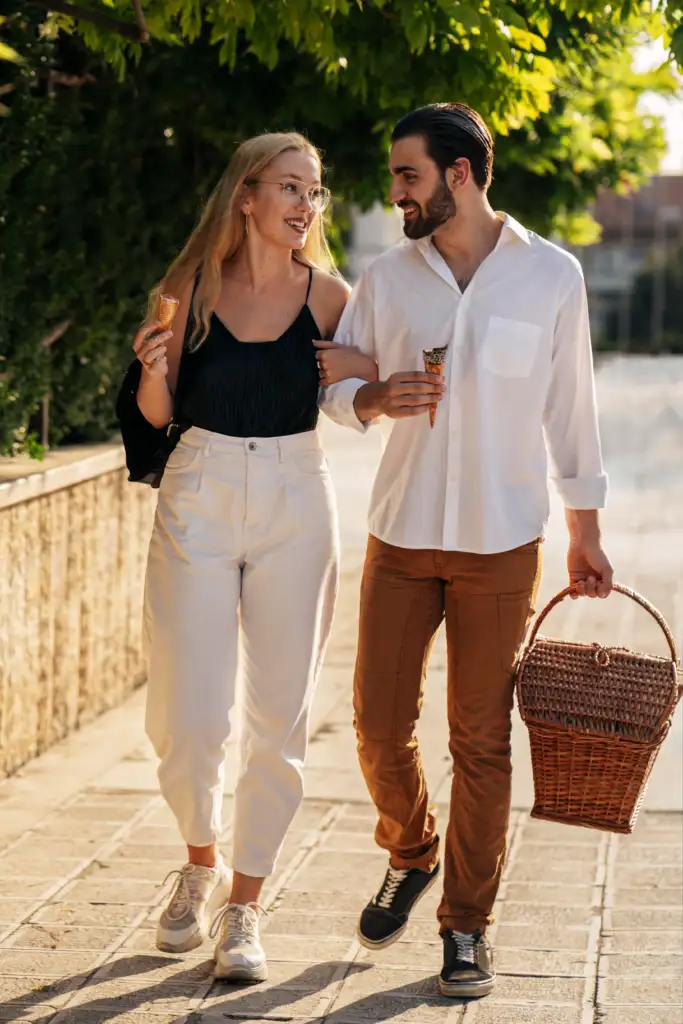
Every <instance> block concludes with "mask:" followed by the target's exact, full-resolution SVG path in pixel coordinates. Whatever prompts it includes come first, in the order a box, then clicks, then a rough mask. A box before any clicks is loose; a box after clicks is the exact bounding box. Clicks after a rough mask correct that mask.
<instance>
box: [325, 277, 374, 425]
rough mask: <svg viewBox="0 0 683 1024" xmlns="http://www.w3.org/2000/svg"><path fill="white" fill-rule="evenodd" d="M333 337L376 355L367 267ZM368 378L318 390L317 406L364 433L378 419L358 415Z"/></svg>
mask: <svg viewBox="0 0 683 1024" xmlns="http://www.w3.org/2000/svg"><path fill="white" fill-rule="evenodd" d="M334 340H335V341H336V342H337V343H338V344H340V345H353V346H355V347H356V348H358V349H360V350H361V352H364V353H365V354H366V355H369V356H372V358H373V359H376V358H377V357H376V350H375V309H374V293H373V284H372V278H371V275H370V272H369V270H366V271H365V273H364V274H363V276H362V277H361V279H360V281H359V282H358V284H357V285H356V287H355V288H354V289H353V291H352V292H351V295H350V297H349V301H348V302H347V303H346V306H345V308H344V312H343V313H342V315H341V319H340V321H339V326H338V327H337V330H336V333H335V336H334ZM366 383H367V382H366V381H364V380H360V379H358V378H356V377H350V378H348V379H347V380H342V381H339V383H337V384H331V385H330V386H329V387H327V388H323V389H322V390H321V394H320V399H319V403H318V404H319V406H320V408H321V409H322V410H323V412H324V413H325V414H326V415H327V416H329V417H330V419H331V420H334V421H335V423H340V424H341V425H342V426H344V427H351V428H353V429H354V430H357V431H359V432H360V433H361V434H364V433H365V432H366V431H367V430H368V429H369V428H370V426H372V424H373V423H376V422H377V420H370V421H369V422H368V423H363V422H362V421H361V420H359V419H358V415H357V413H356V410H355V408H354V401H355V398H356V394H357V392H358V390H359V388H362V387H363V385H364V384H366Z"/></svg>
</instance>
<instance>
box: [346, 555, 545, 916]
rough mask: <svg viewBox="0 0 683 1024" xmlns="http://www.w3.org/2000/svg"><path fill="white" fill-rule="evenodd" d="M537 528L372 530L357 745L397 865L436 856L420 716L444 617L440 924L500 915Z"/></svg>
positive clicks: (357, 691)
mask: <svg viewBox="0 0 683 1024" xmlns="http://www.w3.org/2000/svg"><path fill="white" fill-rule="evenodd" d="M540 575H541V553H540V542H539V541H538V540H536V541H532V542H531V543H530V544H525V545H524V546H523V547H520V548H516V549H515V550H513V551H506V552H503V553H502V554H495V555H472V554H467V553H463V552H459V551H432V550H409V549H406V548H398V547H393V546H392V545H390V544H385V543H384V542H383V541H380V540H378V539H377V538H376V537H372V536H371V537H370V539H369V541H368V549H367V555H366V560H365V569H364V573H363V582H362V587H361V613H360V634H359V647H358V658H357V662H356V672H355V679H354V712H355V726H356V733H357V737H358V753H359V758H360V764H361V768H362V770H363V774H364V776H365V781H366V783H367V786H368V790H369V791H370V796H371V797H372V799H373V801H374V803H375V806H376V808H377V811H378V813H379V822H378V825H377V830H376V833H375V838H376V841H377V843H378V844H379V846H381V847H382V848H383V849H385V850H388V851H389V853H390V855H391V863H392V864H393V865H394V866H395V867H418V868H422V869H423V870H431V869H432V868H433V866H434V865H435V863H436V861H437V860H438V856H439V854H438V846H439V837H438V835H437V833H436V822H435V820H434V817H433V815H432V814H431V813H430V811H429V800H428V795H427V787H426V783H425V777H424V772H423V768H422V762H421V759H420V752H419V749H418V745H417V738H416V735H415V726H416V722H417V719H418V717H419V714H420V708H421V705H422V697H423V687H424V681H425V674H426V669H427V662H428V659H429V654H430V651H431V647H432V643H433V640H434V636H435V634H436V631H437V629H438V627H439V626H440V624H441V622H442V621H443V619H444V617H445V619H446V640H447V646H448V722H449V728H450V744H449V745H450V752H451V755H452V758H453V783H452V787H451V809H450V817H449V822H448V827H447V830H446V841H445V858H444V893H443V899H442V901H441V905H440V907H439V911H438V917H439V921H440V923H441V931H442V932H443V931H444V930H445V929H446V928H453V929H455V930H456V931H464V932H473V931H476V929H478V928H479V929H481V930H482V931H484V930H485V928H486V925H487V924H490V923H491V922H492V921H493V917H492V913H491V912H492V909H493V904H494V902H495V899H496V894H497V891H498V886H499V884H500V877H501V873H502V870H503V864H504V860H505V853H506V840H507V829H508V823H509V817H510V791H511V775H512V764H511V749H510V732H511V711H512V700H513V683H512V676H513V670H514V666H515V662H516V659H517V655H518V653H519V649H520V647H521V644H522V641H523V639H524V634H525V632H526V627H527V623H528V621H529V618H530V617H531V615H532V614H533V611H534V603H535V599H536V593H537V590H538V584H539V581H540Z"/></svg>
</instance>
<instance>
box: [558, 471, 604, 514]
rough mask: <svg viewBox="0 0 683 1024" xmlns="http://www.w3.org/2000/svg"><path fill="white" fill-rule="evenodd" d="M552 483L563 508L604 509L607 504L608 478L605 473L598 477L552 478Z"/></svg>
mask: <svg viewBox="0 0 683 1024" xmlns="http://www.w3.org/2000/svg"><path fill="white" fill-rule="evenodd" d="M553 482H554V484H555V486H556V487H557V490H558V492H559V495H560V497H561V498H562V501H563V502H564V506H565V508H573V509H590V508H604V507H605V504H606V503H607V483H608V478H607V475H606V474H605V473H601V474H600V475H599V476H579V477H573V478H572V477H564V478H562V477H554V478H553Z"/></svg>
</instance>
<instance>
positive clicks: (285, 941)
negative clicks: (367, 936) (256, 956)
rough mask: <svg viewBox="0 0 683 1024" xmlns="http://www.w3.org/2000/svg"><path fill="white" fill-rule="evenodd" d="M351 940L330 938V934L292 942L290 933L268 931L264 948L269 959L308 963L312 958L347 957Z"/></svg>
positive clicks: (331, 958) (338, 958)
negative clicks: (280, 933) (281, 933)
mask: <svg viewBox="0 0 683 1024" xmlns="http://www.w3.org/2000/svg"><path fill="white" fill-rule="evenodd" d="M350 941H351V940H349V939H348V938H341V939H339V938H329V937H328V936H314V935H312V936H310V937H309V936H305V937H301V938H299V939H297V941H296V943H293V942H292V939H291V936H288V935H274V934H273V935H271V933H270V932H269V931H266V932H265V933H264V935H263V948H264V949H265V951H266V954H267V956H268V959H269V960H270V959H274V960H297V961H304V962H306V963H308V962H310V961H312V960H340V959H343V958H345V957H346V954H347V952H348V950H349V946H350Z"/></svg>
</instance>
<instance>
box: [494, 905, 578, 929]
mask: <svg viewBox="0 0 683 1024" xmlns="http://www.w3.org/2000/svg"><path fill="white" fill-rule="evenodd" d="M591 910H592V908H591V907H582V906H578V907H572V906H568V907H567V906H564V907H563V906H553V905H552V904H544V903H518V902H516V901H514V900H508V899H506V900H502V901H501V902H500V903H497V904H496V908H495V914H496V920H497V921H498V922H499V923H500V922H505V924H520V925H522V924H525V925H530V926H533V927H535V926H536V925H553V924H554V925H556V926H557V927H561V926H566V925H574V924H580V925H584V926H586V927H587V926H588V923H589V918H590V917H591Z"/></svg>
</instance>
